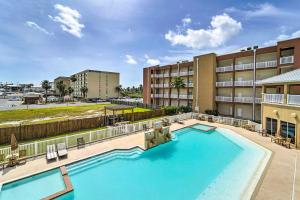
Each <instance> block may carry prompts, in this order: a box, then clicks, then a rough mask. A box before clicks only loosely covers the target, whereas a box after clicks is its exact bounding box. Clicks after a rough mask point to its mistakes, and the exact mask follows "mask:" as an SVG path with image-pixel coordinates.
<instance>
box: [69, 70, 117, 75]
mask: <svg viewBox="0 0 300 200" xmlns="http://www.w3.org/2000/svg"><path fill="white" fill-rule="evenodd" d="M86 72H95V73H110V74H120V73H119V72H109V71H100V70H92V69H86V70H83V71H81V72H78V73H75V74H81V73H86ZM75 74H73V75H75Z"/></svg>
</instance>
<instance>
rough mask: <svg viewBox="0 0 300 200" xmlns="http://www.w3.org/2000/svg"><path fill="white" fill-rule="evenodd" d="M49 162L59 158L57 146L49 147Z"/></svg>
mask: <svg viewBox="0 0 300 200" xmlns="http://www.w3.org/2000/svg"><path fill="white" fill-rule="evenodd" d="M46 157H47V160H54V159H56V158H57V153H56V148H55V144H51V145H47V155H46Z"/></svg>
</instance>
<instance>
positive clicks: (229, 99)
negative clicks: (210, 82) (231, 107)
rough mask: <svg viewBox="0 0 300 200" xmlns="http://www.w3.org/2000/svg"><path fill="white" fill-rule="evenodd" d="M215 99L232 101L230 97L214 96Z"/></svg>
mask: <svg viewBox="0 0 300 200" xmlns="http://www.w3.org/2000/svg"><path fill="white" fill-rule="evenodd" d="M216 101H224V102H232V97H226V96H216Z"/></svg>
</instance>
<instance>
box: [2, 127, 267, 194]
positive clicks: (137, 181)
mask: <svg viewBox="0 0 300 200" xmlns="http://www.w3.org/2000/svg"><path fill="white" fill-rule="evenodd" d="M173 135H174V136H175V137H174V138H173V140H172V141H170V142H168V143H166V144H163V145H160V146H158V147H155V148H152V149H149V150H147V151H142V150H141V149H139V148H135V149H131V150H129V151H122V150H118V151H113V152H110V153H107V154H103V155H100V156H96V157H92V158H90V159H87V160H84V161H80V162H77V163H74V164H71V165H68V166H67V169H68V172H69V176H70V178H71V182H72V184H73V187H74V191H73V192H70V193H68V194H66V195H64V196H61V197H60V198H59V199H60V200H77V199H110V200H115V199H116V200H120V199H122V200H140V199H143V200H144V199H145V200H153V199H155V200H156V199H158V200H160V199H164V200H165V199H172V200H176V199H178V200H185V199H187V200H193V199H201V200H214V199H215V200H220V199H222V200H239V199H242V197H243V196H244V195H245V194H247V192H246V191H247V188H249V184H250V185H251V183H252V182H251V181H252V180H253V177H254V175H255V174H257V169H258V167H259V166H261V165H262V164H261V163H262V160H263V159H264V158H265V157H266V151H265V150H264V149H262V148H261V147H258V146H257V145H255V144H253V143H251V142H249V141H248V140H245V139H244V138H242V137H240V136H237V135H236V134H233V133H231V132H227V131H226V129H216V130H213V131H210V132H205V131H201V130H198V129H195V128H192V127H189V128H184V129H181V130H178V131H175V132H173ZM54 179H55V180H54ZM54 179H51V178H49V180H48V181H47V183H44V184H45V185H46V187H48V185H52V184H53V185H55V184H58V185H60V181H59V180H60V178H59V177H56V178H54ZM33 182H34V181H33ZM27 184H28V185H27V186H26V187H25V186H22V187H23V188H20V191H21V190H22V191H23V193H24V192H27V191H29V192H32V193H34V192H36V191H39V193H41V192H42V190H43V188H45V186H41V185H42V183H41V184H40V185H35V186H33V185H32V184H34V183H31V182H27ZM25 185H26V184H25ZM6 187H8V188H11V191H10V192H13V191H15V190H16V191H18V187H19V184H16V186H14V185H10V184H8V185H7V186H6ZM8 188H5V185H4V186H3V188H2V191H1V192H0V199H1V200H2V199H4V200H7V199H15V200H18V199H24V198H19V196H18V197H16V198H10V196H8V195H9V194H8V192H7V191H8ZM33 188H34V189H33ZM47 192H49V191H48V190H47ZM55 192H57V191H55ZM20 193H21V192H20ZM44 193H45V191H43V195H44ZM53 193H54V192H53ZM1 195H2V196H1ZM40 196H41V195H39V197H40ZM2 197H3V198H2ZM35 197H38V195H35V196H33V198H30V199H39V198H35Z"/></svg>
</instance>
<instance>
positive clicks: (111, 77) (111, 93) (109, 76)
mask: <svg viewBox="0 0 300 200" xmlns="http://www.w3.org/2000/svg"><path fill="white" fill-rule="evenodd" d="M74 76H75V77H76V81H75V82H72V81H71V85H72V87H73V88H74V94H73V95H74V97H79V98H83V97H84V96H83V93H82V92H81V88H82V87H87V89H88V91H87V93H86V98H87V99H93V98H100V99H109V98H116V97H118V91H117V90H116V87H117V86H119V85H120V74H119V73H117V72H106V71H97V70H85V71H82V72H79V73H76V74H74Z"/></svg>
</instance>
